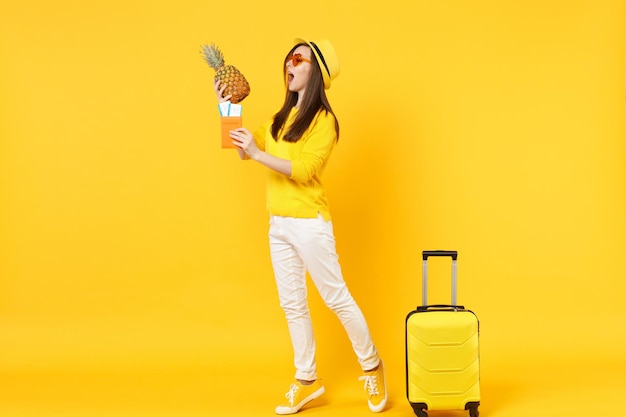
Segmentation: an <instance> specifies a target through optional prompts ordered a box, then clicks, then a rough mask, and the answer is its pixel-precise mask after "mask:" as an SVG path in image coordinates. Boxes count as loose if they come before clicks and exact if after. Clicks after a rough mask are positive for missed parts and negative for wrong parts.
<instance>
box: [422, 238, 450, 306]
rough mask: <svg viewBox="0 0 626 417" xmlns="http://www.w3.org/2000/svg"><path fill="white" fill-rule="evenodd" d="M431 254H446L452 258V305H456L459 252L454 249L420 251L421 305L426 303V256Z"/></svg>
mask: <svg viewBox="0 0 626 417" xmlns="http://www.w3.org/2000/svg"><path fill="white" fill-rule="evenodd" d="M431 256H448V257H450V258H452V297H451V298H452V303H451V304H452V305H453V306H455V305H456V259H457V257H458V256H459V253H458V252H457V251H455V250H425V251H422V305H423V306H426V305H428V258H429V257H431Z"/></svg>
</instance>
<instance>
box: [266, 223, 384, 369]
mask: <svg viewBox="0 0 626 417" xmlns="http://www.w3.org/2000/svg"><path fill="white" fill-rule="evenodd" d="M269 241H270V252H271V258H272V265H273V267H274V275H275V277H276V285H277V287H278V297H279V301H280V306H281V307H282V308H283V310H284V312H285V316H286V318H287V325H288V327H289V333H290V335H291V342H292V344H293V350H294V364H295V367H296V378H297V379H302V380H308V381H310V380H314V379H317V372H316V367H315V338H314V336H313V326H312V323H311V315H310V313H309V307H308V303H307V288H306V271H307V270H308V271H309V275H310V276H311V279H312V280H313V283H314V284H315V286H316V287H317V290H318V291H319V293H320V296H321V297H322V299H323V300H324V303H325V304H326V305H327V306H328V308H330V309H331V310H332V311H333V312H334V313H335V314H336V315H337V317H338V318H339V320H340V321H341V323H342V324H343V327H344V328H345V330H346V332H347V333H348V337H349V339H350V341H351V342H352V347H353V349H354V353H355V354H356V356H357V359H358V361H359V364H360V365H361V368H362V369H363V370H370V369H373V368H375V367H376V366H378V363H379V361H380V359H379V357H378V352H377V350H376V347H375V346H374V343H373V342H372V338H371V336H370V332H369V329H368V327H367V323H366V322H365V318H364V317H363V313H362V312H361V310H360V309H359V306H358V305H357V304H356V302H355V301H354V298H352V295H351V294H350V291H349V290H348V287H347V286H346V283H345V282H344V280H343V276H342V274H341V267H340V266H339V260H338V258H339V257H338V256H337V251H336V249H335V236H334V234H333V225H332V222H331V221H328V222H327V221H325V220H324V219H323V218H322V216H321V215H320V216H318V217H317V218H315V219H300V218H293V217H280V216H270V230H269Z"/></svg>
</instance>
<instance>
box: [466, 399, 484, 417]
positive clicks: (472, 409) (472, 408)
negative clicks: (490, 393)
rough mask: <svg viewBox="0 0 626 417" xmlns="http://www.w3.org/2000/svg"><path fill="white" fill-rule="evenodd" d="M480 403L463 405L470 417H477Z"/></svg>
mask: <svg viewBox="0 0 626 417" xmlns="http://www.w3.org/2000/svg"><path fill="white" fill-rule="evenodd" d="M479 405H480V403H473V402H472V403H467V404H465V409H466V410H469V415H470V417H478V406H479Z"/></svg>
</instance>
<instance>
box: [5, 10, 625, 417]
mask: <svg viewBox="0 0 626 417" xmlns="http://www.w3.org/2000/svg"><path fill="white" fill-rule="evenodd" d="M0 28H1V29H0V36H1V37H0V48H1V50H0V52H1V53H0V56H1V57H2V58H1V59H2V63H1V65H0V135H1V136H0V137H1V141H0V199H1V202H0V203H1V204H0V245H1V246H0V249H1V252H0V415H2V416H4V417H14V416H15V417H17V416H20V417H22V416H38V417H39V416H46V417H48V416H50V417H52V416H81V417H82V416H116V417H118V416H177V417H181V416H182V417H184V416H200V415H203V416H204V415H215V416H221V415H259V416H262V415H268V416H269V415H273V407H274V406H275V405H276V402H277V401H279V400H280V399H281V396H282V393H283V392H284V391H285V390H286V389H287V386H288V383H289V382H290V378H291V377H292V374H293V369H292V364H291V362H292V358H291V346H290V344H289V338H288V335H287V331H286V325H285V322H284V318H283V316H282V312H281V311H280V309H279V307H278V303H277V301H276V294H275V289H274V283H273V277H272V272H271V266H270V263H269V257H268V250H267V237H266V232H267V214H266V213H265V204H264V179H265V175H264V169H263V168H262V167H260V166H258V165H257V164H254V163H243V162H241V161H239V160H238V158H237V157H236V155H235V153H234V151H232V150H222V149H220V146H219V118H218V116H217V109H216V102H215V98H214V95H213V91H212V84H211V79H212V75H213V71H212V70H211V69H210V68H209V67H208V66H206V64H205V63H204V62H203V60H202V59H201V57H200V54H199V49H200V44H202V43H205V42H212V41H213V42H216V43H217V44H218V45H220V46H221V48H222V49H223V51H224V53H225V56H226V60H227V62H228V63H231V64H234V65H235V66H237V67H238V68H239V69H240V70H241V71H242V72H243V73H244V74H245V75H246V77H247V78H248V80H249V82H250V84H251V86H252V93H251V95H250V96H249V97H248V98H247V99H246V101H245V102H244V124H245V125H246V126H248V127H250V128H255V127H256V126H258V125H259V124H260V123H262V122H263V121H265V120H266V119H267V118H268V117H270V116H271V115H272V114H273V112H275V111H276V110H277V109H278V107H279V105H280V104H281V103H282V98H283V92H282V91H283V90H282V88H283V86H282V79H281V63H282V59H283V57H284V54H285V53H286V51H287V50H288V49H289V48H290V47H291V46H292V43H291V42H292V39H293V38H295V37H300V36H304V37H310V38H312V39H317V38H321V37H328V38H329V39H331V40H332V42H333V43H334V45H335V47H336V49H337V52H338V54H339V57H340V59H341V66H342V72H341V75H340V77H339V78H337V79H336V81H335V82H334V83H333V87H332V89H331V90H330V91H329V98H330V100H331V103H332V104H333V107H334V110H335V111H336V113H337V115H338V117H339V121H340V123H341V138H340V142H339V146H338V148H336V151H335V153H334V155H333V157H332V159H331V161H330V165H329V167H328V169H327V172H326V183H327V187H328V192H329V195H330V201H331V210H332V212H333V219H334V224H335V232H336V237H337V241H338V244H337V246H338V251H339V254H340V260H341V262H342V266H343V270H344V274H345V277H346V280H347V281H348V285H349V287H350V289H351V291H352V292H353V295H354V296H355V298H356V299H357V301H358V302H359V304H360V306H361V308H362V310H363V311H364V313H365V315H366V317H367V319H368V322H369V325H370V327H371V331H372V334H373V336H374V339H375V342H376V343H377V345H378V347H379V350H380V351H381V354H382V355H383V358H384V359H385V361H386V363H387V368H388V379H389V388H390V393H391V394H390V395H391V397H390V402H389V404H390V406H389V409H388V412H387V415H398V416H410V415H412V414H413V413H412V410H411V408H410V407H409V405H408V404H407V402H406V399H405V394H404V386H405V385H404V318H405V316H406V314H407V313H408V312H409V311H410V310H411V309H413V308H414V307H415V306H416V305H417V304H419V302H420V300H421V292H420V275H421V259H420V252H421V250H423V249H457V250H458V251H459V253H460V257H459V301H460V302H461V303H462V304H465V305H466V306H467V307H469V308H471V309H473V310H474V311H475V312H476V313H477V314H478V316H479V318H480V321H481V359H482V363H481V381H482V388H483V393H482V394H483V405H482V406H481V415H483V416H507V417H509V416H522V415H529V414H530V413H532V414H534V415H550V416H561V415H563V416H564V415H574V414H575V413H578V412H593V413H594V414H596V415H618V414H619V413H623V412H624V411H623V410H624V406H626V402H625V400H624V394H625V393H626V383H624V379H623V374H624V372H626V359H625V358H624V352H625V350H626V330H625V328H626V326H625V325H624V322H625V321H626V309H624V295H625V293H626V280H625V277H626V266H625V264H624V252H625V250H626V133H625V126H626V120H625V117H624V116H625V106H624V97H625V84H624V76H625V66H624V63H625V62H626V3H624V2H623V1H619V0H614V1H611V0H607V1H582V0H574V1H572V0H567V1H566V0H548V1H546V0H541V1H540V0H529V1H495V0H493V1H488V0H478V1H476V0H474V1H466V0H459V1H438V2H437V1H425V0H391V1H386V2H382V3H381V2H378V1H376V2H374V1H364V2H335V1H334V0H333V1H331V0H320V1H317V2H313V3H295V2H286V1H278V0H268V1H265V2H259V1H256V0H242V1H239V2H236V3H235V4H233V3H229V2H226V1H224V2H217V1H211V2H208V1H179V2H154V1H132V2H131V1H126V2H121V1H100V0H96V1H91V2H83V1H63V2H49V1H32V2H13V3H11V4H6V5H3V6H2V8H1V12H0ZM447 268H448V265H447V264H446V263H445V262H443V261H442V262H438V261H435V262H433V265H432V268H431V269H432V270H431V278H432V280H431V294H430V300H431V301H433V302H440V301H443V302H445V301H447V298H448V297H449V293H448V285H449V275H448V274H449V272H448V269H447ZM310 298H311V308H312V309H313V315H314V320H315V326H316V332H317V338H318V349H319V352H318V362H319V371H320V374H321V376H322V377H323V378H324V379H325V380H326V385H327V391H328V393H327V394H326V396H325V397H324V399H323V400H320V401H318V402H317V403H316V404H315V405H314V406H312V407H311V408H309V409H308V410H306V411H304V412H305V413H306V414H307V415H311V416H313V415H326V416H332V415H336V416H342V417H345V416H349V415H362V413H363V412H365V413H368V411H366V408H365V407H366V406H365V403H364V399H363V398H362V394H361V391H360V390H361V386H360V383H359V382H358V381H357V377H358V376H359V369H358V365H357V363H356V359H355V357H354V355H353V353H352V351H351V349H350V346H349V344H348V341H347V338H346V337H345V335H344V333H343V329H342V328H341V326H340V325H339V323H338V321H337V320H336V319H335V318H334V317H333V316H332V315H331V313H329V312H328V311H327V310H326V309H325V307H324V306H323V305H322V303H321V302H320V300H319V297H318V296H317V294H315V293H314V292H312V293H311V297H310ZM432 414H433V415H437V414H436V413H432ZM438 415H439V416H451V415H457V414H454V413H443V414H441V413H440V414H438Z"/></svg>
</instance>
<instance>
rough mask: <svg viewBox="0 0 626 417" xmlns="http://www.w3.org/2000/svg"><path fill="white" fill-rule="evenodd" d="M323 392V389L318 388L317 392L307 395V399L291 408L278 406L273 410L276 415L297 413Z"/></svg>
mask: <svg viewBox="0 0 626 417" xmlns="http://www.w3.org/2000/svg"><path fill="white" fill-rule="evenodd" d="M324 392H325V390H324V387H320V388H319V389H318V390H317V391H315V392H313V393H312V394H311V395H309V396H308V397H306V398H305V399H303V400H302V401H300V402H299V403H298V404H296V405H294V406H293V407H281V406H278V407H276V410H275V411H276V414H280V415H286V414H295V413H297V412H298V411H300V409H301V408H302V407H304V406H305V405H307V404H308V403H310V402H311V401H313V400H314V399H316V398H318V397H319V396H320V395H322V394H323V393H324Z"/></svg>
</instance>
